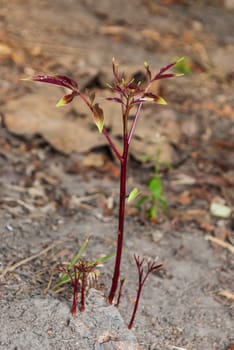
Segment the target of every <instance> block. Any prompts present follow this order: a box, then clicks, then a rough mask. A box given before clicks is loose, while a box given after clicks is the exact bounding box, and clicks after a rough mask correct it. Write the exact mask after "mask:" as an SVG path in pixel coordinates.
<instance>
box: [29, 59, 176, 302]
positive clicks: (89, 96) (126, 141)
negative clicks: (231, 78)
mask: <svg viewBox="0 0 234 350" xmlns="http://www.w3.org/2000/svg"><path fill="white" fill-rule="evenodd" d="M178 62H180V60H176V61H174V62H172V63H169V64H168V65H166V66H165V67H163V68H161V69H160V70H159V72H158V73H156V74H153V73H152V71H151V69H150V67H149V64H148V63H147V62H145V63H144V68H145V71H146V76H147V78H148V81H147V83H146V84H142V83H141V82H135V81H134V79H127V78H126V75H125V73H124V72H120V71H119V66H118V64H117V63H116V61H115V59H113V61H112V71H113V78H114V82H113V84H111V85H108V86H109V88H110V90H111V92H112V94H113V95H112V96H110V97H107V100H108V101H111V102H114V103H118V104H119V105H120V123H121V122H122V130H123V131H122V150H119V149H118V148H117V147H116V144H115V142H114V140H113V139H112V137H111V136H110V134H109V131H108V130H107V129H106V128H105V124H104V112H103V110H102V108H101V106H100V104H99V102H96V96H95V93H90V92H87V91H85V92H83V91H81V89H80V87H79V84H78V83H77V82H76V81H75V80H73V79H71V78H68V77H66V76H64V75H55V76H50V75H35V76H33V77H32V78H29V79H28V78H27V79H24V80H31V81H36V82H41V83H49V84H53V85H57V86H62V87H64V88H66V89H68V90H69V93H68V94H66V95H65V96H64V97H62V98H61V99H60V100H59V102H58V103H57V106H58V107H60V106H63V105H66V104H68V103H70V102H71V101H72V100H73V99H74V98H76V97H77V98H79V99H80V100H81V101H83V103H85V105H86V106H87V108H88V109H89V111H90V112H91V115H92V116H93V121H94V123H95V124H96V126H97V128H98V130H99V132H100V133H102V134H103V135H104V136H105V137H106V139H107V141H108V143H109V145H110V147H111V149H112V151H113V153H114V154H115V156H116V158H117V159H118V161H119V164H120V190H119V217H118V230H117V239H116V241H117V245H116V256H115V266H114V273H113V277H112V284H111V288H110V292H109V296H108V301H109V303H110V304H112V303H113V300H114V298H115V295H116V292H117V290H118V284H119V277H120V267H121V259H122V250H123V242H124V221H125V204H126V181H127V161H128V155H129V146H130V143H131V140H132V137H133V135H134V131H135V128H136V125H137V121H138V118H139V115H140V111H141V109H142V106H143V104H144V103H156V104H162V105H166V104H167V103H166V101H165V100H164V99H163V98H162V97H160V96H158V95H156V94H154V93H152V92H151V91H150V88H151V86H152V84H153V83H154V82H155V81H157V80H161V79H166V78H172V77H175V76H178V75H181V74H177V73H175V72H171V71H169V70H170V69H172V68H173V67H174V66H175V65H176V64H177V63H178ZM130 115H131V116H132V115H133V120H132V119H131V118H130Z"/></svg>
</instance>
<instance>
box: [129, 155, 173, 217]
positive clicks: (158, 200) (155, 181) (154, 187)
mask: <svg viewBox="0 0 234 350" xmlns="http://www.w3.org/2000/svg"><path fill="white" fill-rule="evenodd" d="M143 160H153V161H154V174H153V176H151V178H150V179H149V181H148V182H147V189H148V193H146V194H144V195H142V196H140V198H139V199H138V201H137V203H136V208H138V209H139V208H141V207H142V206H143V205H146V206H147V210H146V213H147V215H148V217H149V218H150V219H152V220H155V219H156V218H157V216H158V212H159V211H160V210H161V211H163V212H166V211H167V200H166V198H165V195H164V190H163V182H162V179H161V175H160V167H161V164H162V163H161V161H160V149H158V150H157V152H156V156H155V157H154V156H146V157H144V159H143ZM167 166H168V165H167Z"/></svg>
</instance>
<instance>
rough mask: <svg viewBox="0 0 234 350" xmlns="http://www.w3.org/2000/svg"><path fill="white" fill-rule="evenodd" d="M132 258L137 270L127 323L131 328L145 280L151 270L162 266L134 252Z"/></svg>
mask: <svg viewBox="0 0 234 350" xmlns="http://www.w3.org/2000/svg"><path fill="white" fill-rule="evenodd" d="M134 260H135V263H136V266H137V271H138V289H137V296H136V299H135V303H134V308H133V312H132V317H131V320H130V322H129V324H128V329H131V328H132V326H133V323H134V320H135V317H136V312H137V309H138V305H139V301H140V297H141V293H142V289H143V287H144V284H145V281H146V280H147V278H148V277H149V275H150V274H151V273H152V272H155V271H156V270H158V269H160V268H161V267H162V266H163V265H162V264H160V265H156V264H155V261H151V260H148V261H146V260H145V259H144V258H142V259H141V258H140V257H139V256H137V255H135V254H134Z"/></svg>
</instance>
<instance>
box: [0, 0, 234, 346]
mask: <svg viewBox="0 0 234 350" xmlns="http://www.w3.org/2000/svg"><path fill="white" fill-rule="evenodd" d="M233 14H234V13H233V8H232V2H231V1H230V2H228V1H227V2H222V1H208V0H207V1H205V0H203V1H201V0H197V1H188V0H183V1H182V0H181V1H179V0H178V1H176V0H164V1H163V0H161V1H155V0H131V1H128V2H125V1H122V0H120V1H115V2H113V1H108V0H101V1H94V0H68V1H62V0H56V1H48V0H41V1H39V2H38V1H36V0H0V117H1V128H0V169H1V171H0V274H1V275H0V276H1V277H0V278H1V279H0V307H1V316H0V329H1V330H0V349H1V350H6V349H11V350H13V349H14V350H16V349H17V350H20V349H24V350H29V349H61V350H63V349H71V350H74V349H77V348H80V349H82V348H83V349H84V350H86V349H89V348H90V349H91V348H93V349H100V350H101V349H102V350H103V349H106V350H107V349H114V348H113V343H111V344H112V345H111V344H110V345H109V347H108V341H107V342H106V343H105V344H106V345H103V347H101V345H100V347H95V346H91V345H90V343H85V342H83V343H78V341H79V338H82V339H85V334H86V332H87V328H88V327H87V323H89V322H90V323H91V321H90V320H92V315H91V316H90V314H89V312H90V309H89V307H88V311H87V314H88V315H89V318H84V317H88V316H84V315H82V316H81V315H80V314H78V315H77V316H76V317H75V318H72V317H71V315H70V309H69V308H70V304H71V289H70V288H69V286H67V287H66V288H63V289H62V290H60V291H58V292H57V293H53V292H52V291H51V290H50V286H51V285H53V284H54V283H55V282H56V280H57V278H58V274H57V273H56V266H58V265H59V264H61V263H64V262H69V261H71V259H72V257H73V256H74V255H75V254H76V253H77V251H78V250H79V247H80V245H81V244H82V242H83V241H84V239H85V238H87V237H88V236H90V241H89V245H88V248H87V250H86V251H85V254H84V257H85V258H86V259H88V260H93V259H96V258H98V257H100V256H102V255H106V254H110V253H112V252H114V251H115V238H116V230H117V214H118V186H119V183H118V180H119V170H118V163H117V162H116V160H115V159H114V157H113V155H112V153H111V152H110V150H109V148H108V145H107V144H106V143H105V142H106V141H105V139H104V138H103V137H102V135H99V134H98V132H97V130H96V128H95V127H94V126H93V124H92V120H91V118H90V116H89V115H88V114H87V110H86V109H85V108H84V107H83V106H82V105H79V103H78V102H77V101H75V102H74V103H73V104H72V105H69V106H67V107H66V108H61V109H56V108H55V104H56V102H57V101H58V99H59V98H60V97H61V96H62V95H61V94H62V91H61V90H60V89H57V88H53V87H48V86H40V84H39V85H36V84H30V83H25V82H19V78H22V77H25V76H29V75H32V74H34V73H49V74H66V75H68V76H70V77H73V78H74V79H78V80H79V83H80V85H81V86H82V88H89V89H94V90H95V91H96V92H97V95H99V96H104V97H106V96H109V95H108V94H109V92H108V89H107V87H106V85H105V83H106V82H108V81H111V60H112V57H115V58H116V59H117V60H118V61H119V62H120V64H121V65H122V66H123V67H124V69H126V71H128V72H129V74H130V75H132V76H143V75H142V74H143V72H144V69H142V67H143V63H144V61H145V60H147V61H148V62H149V63H150V66H152V69H155V70H157V69H159V68H161V66H163V65H166V64H167V63H168V62H170V61H171V60H172V59H173V58H174V57H182V56H185V57H189V60H188V65H187V68H188V70H189V72H190V74H185V75H184V76H183V77H178V78H176V79H173V80H167V81H165V82H164V81H163V82H162V83H161V82H160V84H159V85H158V86H157V87H156V89H157V91H158V92H159V93H160V95H161V96H163V98H165V99H166V100H167V102H168V105H167V106H156V107H155V106H150V107H147V108H145V109H144V110H143V112H142V116H141V119H140V121H139V125H138V128H137V130H136V137H135V139H134V140H133V143H132V147H131V156H130V159H129V168H128V184H127V186H128V190H129V191H130V190H131V188H133V187H138V188H139V189H140V190H141V191H142V192H144V191H146V183H147V181H148V180H149V178H150V177H151V176H152V175H153V171H154V166H153V162H152V161H151V162H146V163H145V162H141V161H139V159H140V157H141V156H142V155H150V156H151V155H153V154H155V153H157V149H158V147H160V149H161V154H160V156H161V163H162V166H161V169H160V175H161V177H162V179H163V186H164V193H165V196H166V198H167V202H168V212H167V213H166V214H165V213H162V212H159V213H158V216H157V219H156V220H149V218H147V216H146V214H145V208H144V207H143V208H141V210H136V208H134V205H128V206H127V217H126V233H125V242H124V255H123V265H122V273H121V275H122V276H123V277H124V278H125V279H126V282H125V284H124V287H123V296H122V300H121V303H120V306H119V312H120V314H121V316H122V318H123V320H124V322H125V324H126V325H127V323H128V322H129V319H130V316H131V312H132V308H133V304H134V298H135V295H136V288H137V279H138V276H137V271H136V267H135V265H134V261H133V253H137V254H139V255H140V256H146V257H151V258H155V257H158V261H159V262H160V263H161V262H162V263H163V264H164V268H163V269H162V270H161V271H160V272H158V273H157V274H155V275H153V276H150V277H151V278H150V279H149V280H148V281H147V283H146V286H145V289H144V291H143V295H142V299H141V303H140V306H139V310H138V314H137V318H136V322H135V324H134V327H133V333H128V332H125V331H124V332H123V333H122V337H126V339H127V341H129V344H130V343H131V341H133V343H134V342H135V337H136V339H137V342H138V344H139V345H140V347H141V349H147V350H164V349H165V350H167V349H181V350H182V349H183V350H184V349H186V350H201V349H204V350H232V349H233V348H234V335H233V334H234V327H233V299H234V282H233V270H234V260H233V253H234V247H233V245H234V217H233V203H234V191H233V186H234V162H233V150H234V143H233V139H234V124H233V121H234V104H233V102H234V101H233V77H234V66H233V53H234V37H233V33H234V21H233ZM105 111H106V115H107V119H106V123H107V126H108V128H109V130H110V132H111V134H112V135H113V138H114V140H115V141H116V142H117V144H118V142H119V139H120V136H119V135H120V133H119V128H120V125H119V121H118V112H119V111H118V110H117V109H116V108H115V106H114V107H113V104H111V103H109V104H106V105H105ZM168 163H169V164H170V169H168V166H166V165H165V164H168ZM112 269H113V259H111V260H109V261H108V262H106V263H105V264H104V266H103V267H101V269H100V272H101V274H100V278H99V283H98V284H99V290H100V291H102V292H103V293H104V294H106V295H107V293H108V290H109V288H110V282H111V276H112ZM91 304H92V303H91ZM91 309H92V311H93V309H95V307H93V306H92V307H91ZM112 312H115V311H113V310H112ZM94 313H95V312H94ZM102 313H103V312H101V313H100V314H99V313H98V307H97V311H96V314H97V315H100V320H101V315H102ZM98 317H99V316H97V317H96V318H95V322H96V323H95V322H94V321H93V322H92V324H91V325H90V328H91V332H93V334H94V333H95V332H97V331H98V328H100V329H102V330H103V327H102V326H101V324H100V325H99V324H98V320H97V319H98ZM112 317H114V318H115V317H117V318H118V316H116V314H114V316H113V314H112ZM68 320H69V322H68ZM80 320H81V321H82V322H83V323H82V322H81V321H80ZM79 322H81V323H82V324H85V325H86V328H85V329H84V330H83V333H82V332H81V333H79V327H80V324H81V323H79ZM100 322H103V321H100ZM118 327H120V326H118ZM121 327H122V328H124V324H121ZM126 329H127V328H126ZM115 331H116V329H115ZM95 334H96V333H95ZM93 336H94V335H93ZM88 337H89V336H87V338H88ZM81 344H82V345H81ZM85 344H86V345H85ZM134 344H135V343H134ZM105 346H106V347H105ZM133 348H134V349H136V348H135V347H133ZM133 348H131V347H130V345H129V348H127V345H126V347H124V349H133Z"/></svg>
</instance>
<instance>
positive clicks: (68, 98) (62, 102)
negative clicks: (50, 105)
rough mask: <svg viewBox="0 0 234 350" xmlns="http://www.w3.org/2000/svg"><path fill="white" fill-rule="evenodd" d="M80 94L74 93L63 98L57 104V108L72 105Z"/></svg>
mask: <svg viewBox="0 0 234 350" xmlns="http://www.w3.org/2000/svg"><path fill="white" fill-rule="evenodd" d="M77 95H78V94H77V93H75V92H74V91H73V92H72V93H71V94H68V95H65V96H63V97H62V98H61V100H59V101H58V103H57V104H56V107H61V106H64V105H67V104H68V103H70V102H71V101H72V100H73V99H74V97H75V96H77Z"/></svg>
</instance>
